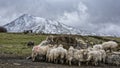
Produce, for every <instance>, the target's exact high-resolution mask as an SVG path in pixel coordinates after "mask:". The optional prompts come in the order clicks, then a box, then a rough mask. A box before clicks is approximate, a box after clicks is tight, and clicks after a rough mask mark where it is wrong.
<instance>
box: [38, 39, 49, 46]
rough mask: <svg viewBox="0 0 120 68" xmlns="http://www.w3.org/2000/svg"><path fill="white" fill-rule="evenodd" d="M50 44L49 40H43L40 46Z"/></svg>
mask: <svg viewBox="0 0 120 68" xmlns="http://www.w3.org/2000/svg"><path fill="white" fill-rule="evenodd" d="M49 43H50V42H49V41H47V40H43V41H42V42H41V43H40V44H39V45H38V46H46V45H48V44H49Z"/></svg>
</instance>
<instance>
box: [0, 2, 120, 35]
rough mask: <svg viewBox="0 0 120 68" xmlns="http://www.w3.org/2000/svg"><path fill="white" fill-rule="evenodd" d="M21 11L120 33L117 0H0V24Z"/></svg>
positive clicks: (66, 22)
mask: <svg viewBox="0 0 120 68" xmlns="http://www.w3.org/2000/svg"><path fill="white" fill-rule="evenodd" d="M25 13H26V14H31V15H34V16H39V17H43V18H50V19H54V20H58V21H60V22H62V23H64V24H67V25H71V26H74V27H77V28H79V29H82V30H88V31H93V32H100V33H101V32H103V33H109V34H111V33H115V34H120V31H119V30H120V0H0V26H2V25H4V24H6V23H9V22H11V21H13V20H14V19H16V18H18V17H19V16H21V15H22V14H25Z"/></svg>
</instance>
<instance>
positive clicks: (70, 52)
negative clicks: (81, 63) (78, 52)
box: [66, 46, 75, 65]
mask: <svg viewBox="0 0 120 68" xmlns="http://www.w3.org/2000/svg"><path fill="white" fill-rule="evenodd" d="M74 50H75V49H74V48H73V47H72V46H70V48H69V49H68V51H67V56H66V62H67V63H69V65H71V62H72V59H73V55H74Z"/></svg>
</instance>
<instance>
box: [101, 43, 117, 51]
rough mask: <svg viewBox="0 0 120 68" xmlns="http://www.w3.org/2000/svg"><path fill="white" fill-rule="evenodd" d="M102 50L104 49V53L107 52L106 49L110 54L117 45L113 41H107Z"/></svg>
mask: <svg viewBox="0 0 120 68" xmlns="http://www.w3.org/2000/svg"><path fill="white" fill-rule="evenodd" d="M102 47H103V49H105V51H107V50H108V49H109V50H110V52H112V50H113V49H115V48H117V47H118V44H117V43H116V42H114V41H108V42H104V43H103V44H102Z"/></svg>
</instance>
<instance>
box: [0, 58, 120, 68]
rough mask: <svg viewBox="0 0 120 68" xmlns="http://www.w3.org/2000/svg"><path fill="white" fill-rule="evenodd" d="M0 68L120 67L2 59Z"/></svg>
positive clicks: (116, 67) (0, 59) (117, 67)
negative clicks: (79, 65)
mask: <svg viewBox="0 0 120 68" xmlns="http://www.w3.org/2000/svg"><path fill="white" fill-rule="evenodd" d="M0 68H119V66H113V65H105V64H101V65H99V66H86V65H84V64H83V65H81V67H78V66H76V65H72V66H69V65H66V64H53V63H47V62H32V61H31V60H27V59H25V58H10V57H6V58H5V57H2V58H0Z"/></svg>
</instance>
